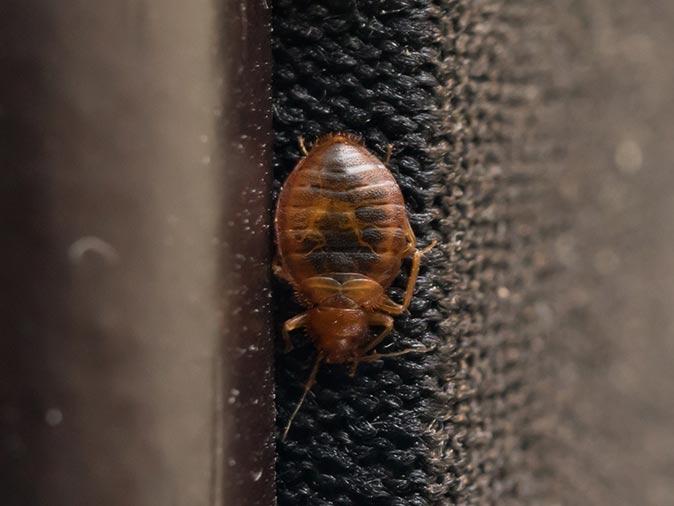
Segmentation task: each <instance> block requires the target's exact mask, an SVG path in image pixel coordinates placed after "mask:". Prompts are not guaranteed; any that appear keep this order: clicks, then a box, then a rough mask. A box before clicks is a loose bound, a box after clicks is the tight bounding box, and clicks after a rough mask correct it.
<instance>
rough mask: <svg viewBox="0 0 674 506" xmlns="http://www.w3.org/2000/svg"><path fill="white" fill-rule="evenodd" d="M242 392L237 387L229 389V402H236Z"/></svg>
mask: <svg viewBox="0 0 674 506" xmlns="http://www.w3.org/2000/svg"><path fill="white" fill-rule="evenodd" d="M240 393H241V392H239V391H238V390H237V389H236V388H232V389H231V390H230V391H229V399H227V403H228V404H234V403H235V402H236V398H237V397H238V396H239V394H240Z"/></svg>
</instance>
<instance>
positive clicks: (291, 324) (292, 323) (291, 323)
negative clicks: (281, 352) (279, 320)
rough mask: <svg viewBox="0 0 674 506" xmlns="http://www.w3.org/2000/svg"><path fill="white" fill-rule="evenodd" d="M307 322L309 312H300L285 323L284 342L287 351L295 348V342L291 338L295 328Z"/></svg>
mask: <svg viewBox="0 0 674 506" xmlns="http://www.w3.org/2000/svg"><path fill="white" fill-rule="evenodd" d="M306 324H307V313H302V314H299V315H297V316H295V317H293V318H291V319H290V320H286V322H285V323H284V324H283V343H284V344H285V351H286V353H287V352H289V351H290V350H292V349H293V342H292V341H291V340H290V333H291V332H292V331H293V330H297V329H299V328H302V327H305V326H306Z"/></svg>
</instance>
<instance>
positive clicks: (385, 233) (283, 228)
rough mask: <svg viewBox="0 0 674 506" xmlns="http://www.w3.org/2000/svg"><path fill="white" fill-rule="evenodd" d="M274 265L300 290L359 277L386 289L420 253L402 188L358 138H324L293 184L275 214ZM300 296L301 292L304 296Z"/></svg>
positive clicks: (298, 169)
mask: <svg viewBox="0 0 674 506" xmlns="http://www.w3.org/2000/svg"><path fill="white" fill-rule="evenodd" d="M275 227H276V240H277V246H278V258H277V262H278V263H280V267H281V269H282V270H283V272H284V274H285V277H286V278H288V281H290V282H291V283H292V284H293V285H294V286H295V287H296V288H298V287H299V286H300V285H301V284H302V282H303V281H304V280H306V279H308V278H311V277H316V276H322V277H328V278H333V279H336V280H338V281H340V282H342V280H343V279H345V278H348V277H350V276H348V275H359V276H357V277H367V278H370V279H372V280H374V281H375V282H377V283H378V284H379V285H381V287H382V288H383V289H386V288H388V287H389V285H390V284H391V282H392V281H393V279H394V278H395V277H396V276H397V274H398V273H399V271H400V267H401V262H402V259H403V258H404V257H405V256H407V255H408V254H409V253H410V251H413V250H414V248H415V239H414V234H413V233H412V229H411V228H410V225H409V222H408V219H407V213H406V210H405V205H404V202H403V197H402V194H401V192H400V188H399V187H398V184H397V183H396V181H395V179H394V178H393V176H392V175H391V173H390V171H389V170H388V169H387V168H386V167H385V166H384V164H383V163H382V162H381V161H380V160H378V159H377V158H376V157H375V156H374V155H372V154H371V153H370V152H369V151H367V150H366V149H365V148H364V147H363V146H362V145H361V144H360V143H359V142H358V141H357V140H356V139H354V138H352V137H350V136H347V135H342V134H334V135H331V136H328V137H324V138H322V139H320V140H319V141H318V142H317V143H316V145H315V146H314V147H313V148H312V149H311V151H310V152H309V154H308V155H307V156H306V157H305V158H303V159H302V160H301V161H300V162H299V163H298V164H297V166H296V167H295V169H294V170H293V171H292V173H291V174H290V176H289V177H288V179H287V181H286V182H285V185H284V186H283V189H282V190H281V194H280V196H279V199H278V204H277V208H276V219H275ZM300 291H301V290H300Z"/></svg>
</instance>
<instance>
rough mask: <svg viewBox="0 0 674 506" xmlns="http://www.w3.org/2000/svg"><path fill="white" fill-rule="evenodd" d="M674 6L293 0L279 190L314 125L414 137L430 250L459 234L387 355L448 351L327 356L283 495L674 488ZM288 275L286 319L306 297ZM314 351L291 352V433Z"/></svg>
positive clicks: (562, 497)
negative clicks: (348, 361)
mask: <svg viewBox="0 0 674 506" xmlns="http://www.w3.org/2000/svg"><path fill="white" fill-rule="evenodd" d="M672 19H674V12H673V11H672V8H671V7H668V6H667V5H666V2H664V1H660V2H655V3H654V4H652V5H651V4H649V6H648V8H646V7H644V5H643V4H642V3H639V2H637V1H636V0H621V1H620V2H608V1H606V0H581V1H576V0H568V1H563V2H545V1H542V0H525V1H523V2H510V1H497V0H476V1H468V0H465V1H464V0H436V1H430V0H416V1H414V0H387V1H384V0H382V1H375V0H358V1H356V0H351V1H349V0H340V1H327V0H323V1H318V2H315V1H300V0H294V1H293V0H276V1H275V3H274V5H273V27H274V34H273V58H274V81H273V89H274V128H275V136H276V143H275V162H274V178H275V184H276V188H277V190H278V188H280V185H281V184H282V182H283V181H284V179H285V177H286V176H287V174H288V173H289V172H290V171H291V170H292V168H293V166H294V164H295V163H296V161H297V160H298V159H299V156H300V153H299V149H298V145H297V138H298V137H299V136H300V135H302V136H304V137H305V139H307V141H309V142H311V140H312V139H314V138H316V137H317V136H319V135H321V134H325V133H329V132H334V131H348V132H352V133H355V134H358V135H360V136H362V138H363V141H364V143H365V145H366V146H367V147H368V148H369V149H370V150H371V151H372V152H374V153H375V154H377V155H378V156H380V157H382V158H383V156H384V153H385V146H386V144H388V143H392V144H393V145H394V148H395V149H394V152H393V157H392V159H391V163H390V168H391V171H392V172H393V174H394V176H395V178H396V180H397V181H398V182H399V184H400V186H401V188H402V191H403V195H404V197H405V200H406V202H407V205H408V210H409V213H410V219H411V222H412V225H413V228H414V231H415V233H416V234H417V237H418V240H419V244H420V245H425V244H428V243H429V242H430V241H431V240H432V239H436V240H438V243H439V245H438V247H436V248H435V249H434V250H433V252H432V253H430V254H429V255H428V256H427V257H426V258H425V259H424V262H423V266H422V271H421V275H420V277H419V281H418V283H417V289H416V292H415V296H414V299H413V303H412V306H411V308H410V312H409V314H408V315H403V316H401V317H400V318H397V319H396V327H395V329H396V330H395V332H394V333H393V335H392V336H391V337H390V338H388V339H387V340H386V341H385V342H384V343H382V345H381V346H380V348H379V349H380V351H389V350H397V349H401V348H405V347H408V346H412V345H418V344H424V345H426V346H435V350H434V351H433V352H432V353H428V354H423V355H409V356H405V357H403V358H400V359H386V360H383V361H381V362H378V363H375V364H371V365H363V366H362V367H361V368H359V371H358V374H357V376H356V377H355V378H353V379H351V378H349V377H348V370H347V369H346V368H345V367H341V366H325V367H323V368H322V369H321V371H320V373H319V375H318V382H317V384H316V385H315V386H314V388H313V389H312V392H311V393H310V395H309V396H308V398H307V401H306V403H305V405H304V406H303V407H302V409H301V411H300V414H299V415H298V417H297V419H296V421H295V425H294V427H293V429H292V430H291V432H290V435H289V438H288V440H287V441H286V442H279V443H278V463H277V486H278V499H279V504H281V505H291V504H292V505H295V504H311V505H328V504H334V505H361V504H382V505H389V504H391V505H407V504H409V505H436V504H438V505H454V504H457V505H469V504H470V505H488V504H498V505H509V504H512V505H522V504H537V505H539V504H542V505H551V506H552V505H558V504H571V505H576V504H590V505H608V504H611V505H614V504H620V505H622V504H625V505H627V504H648V505H651V504H652V505H664V504H671V497H672V496H673V495H674V493H673V492H672V490H671V484H672V483H674V480H671V476H670V475H671V469H672V462H674V441H672V438H671V433H672V432H671V429H670V427H671V420H672V419H674V413H672V410H671V406H672V403H671V401H670V400H671V398H672V396H673V395H672V387H671V385H674V381H671V380H672V373H671V371H670V370H671V367H668V366H667V364H668V360H667V359H666V358H665V357H671V349H672V346H671V339H669V338H668V336H669V335H670V334H671V329H672V328H674V324H673V323H672V317H671V300H672V299H673V298H674V297H673V296H672V294H671V286H673V285H674V283H669V284H668V283H667V282H665V281H663V280H665V279H669V278H668V277H667V274H668V273H669V274H671V272H672V270H674V265H672V264H671V261H669V260H668V259H669V258H671V255H667V254H665V252H668V251H671V249H672V246H673V245H674V244H673V243H674V231H672V230H671V226H668V223H669V222H668V221H667V220H666V219H664V218H663V217H664V216H671V214H672V207H671V199H669V200H668V199H667V197H666V195H667V189H669V188H671V187H672V185H673V184H674V181H673V180H672V177H671V175H670V172H671V171H670V172H668V171H667V167H671V160H672V159H674V153H672V152H671V149H670V150H668V148H667V146H671V145H672V143H671V142H669V143H667V142H664V132H667V131H671V118H672V117H674V114H672V109H671V100H669V101H667V96H668V92H667V91H666V90H669V93H670V94H671V89H672V86H671V83H672V82H674V81H673V79H672V77H673V75H674V73H673V72H671V69H668V68H667V66H666V65H662V64H661V63H660V64H659V63H658V62H663V61H667V59H668V57H667V54H668V53H667V51H668V50H669V49H671V47H672V46H674V40H672V37H671V34H670V32H671V30H668V29H667V28H666V27H667V26H671V20H672ZM668 23H669V24H668ZM642 167H643V168H644V172H643V173H647V174H648V175H647V177H644V178H643V179H640V178H639V177H638V174H640V172H639V171H641V169H642ZM645 168H648V171H646V169H645ZM635 244H638V246H635ZM670 277H671V276H670ZM405 280H406V270H405V269H403V273H402V274H401V276H400V277H399V279H398V280H397V281H396V283H395V287H394V288H393V289H392V290H391V291H392V293H393V296H394V297H399V296H400V293H401V288H402V287H403V286H404V283H405ZM274 290H275V291H274V295H275V296H274V299H275V300H276V301H278V302H277V303H276V313H275V316H276V324H277V328H279V329H280V326H281V324H282V322H283V321H284V320H285V319H287V318H289V317H291V316H293V315H295V314H297V313H298V312H299V311H300V308H299V306H297V305H296V304H295V303H294V302H291V300H292V294H291V292H290V290H289V288H288V287H287V286H285V285H283V284H282V283H280V282H278V283H277V284H276V285H275V289H274ZM668 300H669V303H667V301H668ZM668 304H669V305H668ZM635 336H638V337H637V338H635ZM300 341H301V336H297V337H296V342H297V344H299V343H300ZM279 350H281V346H279ZM313 354H314V350H313V348H312V346H311V345H310V344H309V345H307V346H306V347H303V348H298V349H296V350H295V351H293V352H291V353H289V354H283V353H281V352H280V351H279V353H278V355H277V362H276V368H277V369H276V380H277V391H276V393H277V412H278V418H277V425H278V426H279V428H283V426H284V425H285V423H286V421H287V419H288V416H289V415H290V412H291V411H292V409H293V408H294V406H295V404H296V402H297V400H298V399H299V396H300V394H301V391H302V386H303V384H304V382H305V381H306V378H307V375H308V374H309V370H310V368H311V364H312V361H313ZM668 399H669V400H668ZM668 476H669V479H668Z"/></svg>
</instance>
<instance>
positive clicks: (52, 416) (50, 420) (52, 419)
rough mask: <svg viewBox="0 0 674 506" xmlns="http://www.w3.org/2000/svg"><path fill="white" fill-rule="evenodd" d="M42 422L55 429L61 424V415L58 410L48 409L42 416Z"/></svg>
mask: <svg viewBox="0 0 674 506" xmlns="http://www.w3.org/2000/svg"><path fill="white" fill-rule="evenodd" d="M44 420H45V422H47V425H49V426H50V427H56V426H57V425H61V423H62V422H63V413H62V412H61V410H60V409H58V408H49V409H48V410H47V412H46V413H45V415H44Z"/></svg>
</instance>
